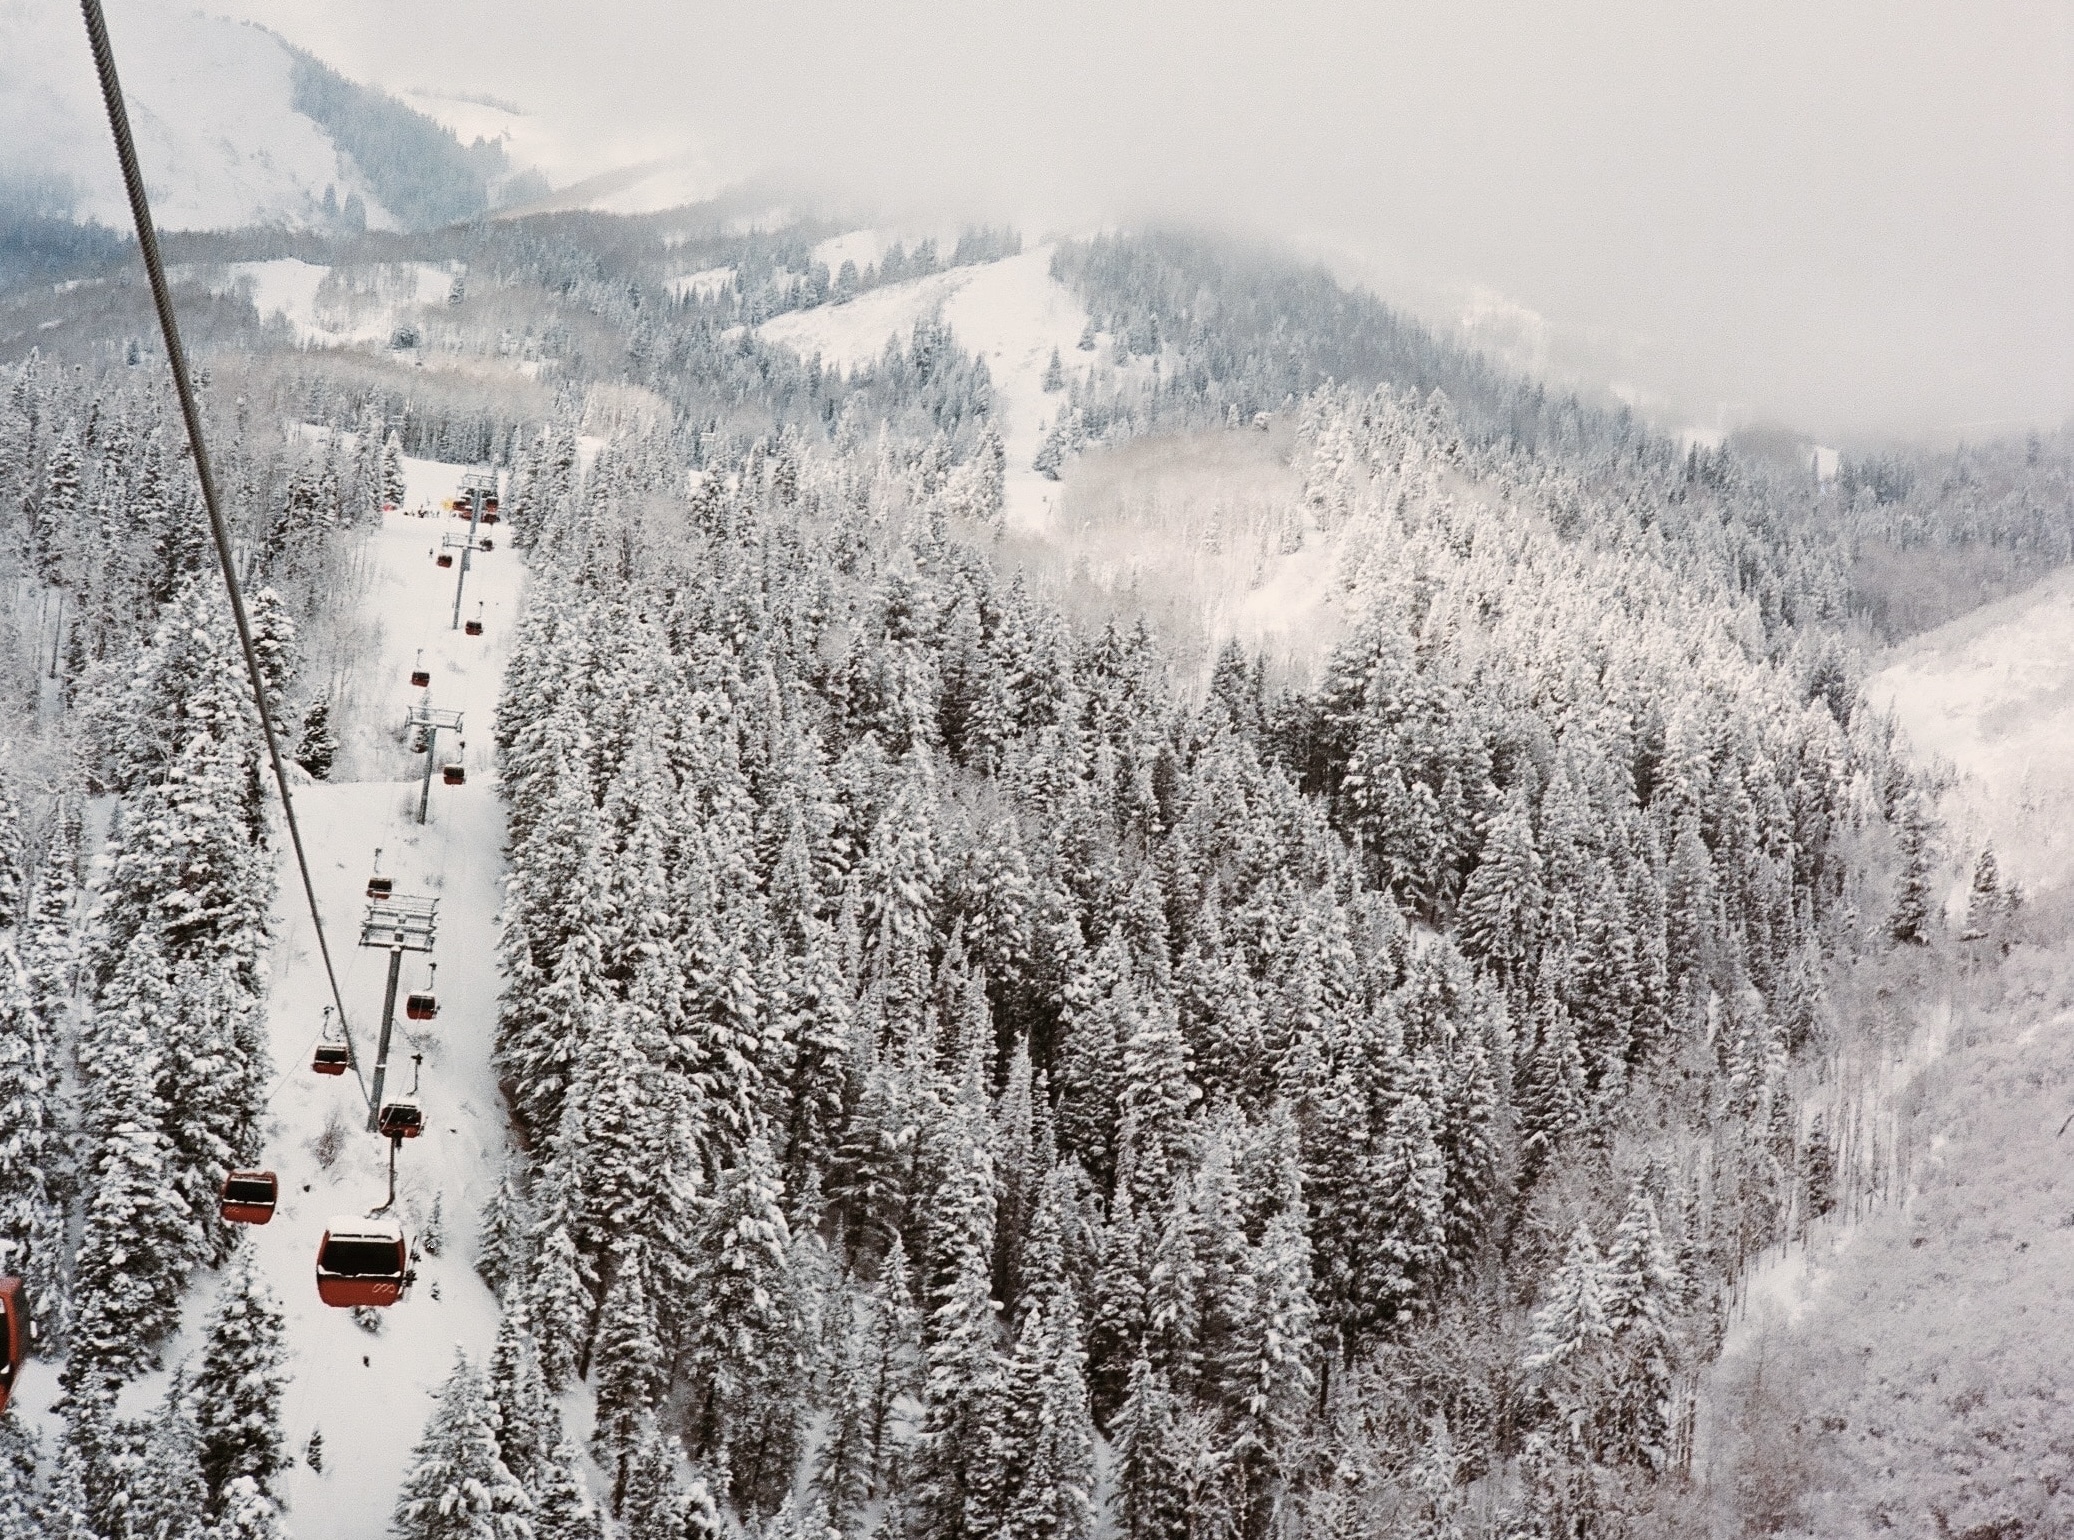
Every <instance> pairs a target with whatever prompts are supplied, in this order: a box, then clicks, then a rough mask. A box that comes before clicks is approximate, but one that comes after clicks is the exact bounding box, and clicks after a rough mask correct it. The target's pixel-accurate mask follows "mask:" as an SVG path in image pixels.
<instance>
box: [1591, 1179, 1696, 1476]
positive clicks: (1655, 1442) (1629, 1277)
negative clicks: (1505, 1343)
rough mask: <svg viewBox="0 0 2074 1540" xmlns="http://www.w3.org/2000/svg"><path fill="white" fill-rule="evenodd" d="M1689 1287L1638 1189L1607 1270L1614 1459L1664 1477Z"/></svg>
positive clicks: (1651, 1208) (1608, 1258) (1653, 1211)
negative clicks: (1682, 1310)
mask: <svg viewBox="0 0 2074 1540" xmlns="http://www.w3.org/2000/svg"><path fill="white" fill-rule="evenodd" d="M1683 1293H1684V1280H1683V1279H1681V1278H1680V1277H1679V1275H1678V1267H1677V1264H1676V1263H1675V1262H1674V1261H1673V1260H1672V1258H1671V1254H1670V1251H1669V1249H1668V1248H1667V1247H1666V1246H1665V1244H1664V1239H1663V1231H1662V1227H1661V1226H1660V1225H1659V1224H1658V1223H1657V1218H1656V1204H1655V1202H1654V1200H1652V1199H1651V1198H1650V1196H1649V1194H1648V1193H1647V1192H1646V1191H1645V1190H1644V1189H1643V1188H1642V1187H1641V1185H1640V1184H1637V1185H1636V1187H1635V1189H1634V1191H1633V1192H1632V1193H1631V1194H1630V1195H1629V1197H1628V1206H1627V1212H1626V1213H1625V1214H1624V1215H1622V1216H1621V1221H1620V1228H1619V1229H1618V1230H1617V1231H1615V1232H1614V1236H1613V1244H1612V1246H1611V1247H1609V1248H1608V1250H1607V1253H1606V1261H1605V1266H1604V1289H1603V1295H1604V1308H1605V1319H1606V1325H1607V1327H1608V1328H1609V1329H1610V1331H1611V1332H1612V1334H1613V1341H1614V1347H1615V1351H1616V1352H1617V1353H1618V1355H1619V1358H1620V1363H1621V1368H1620V1371H1619V1372H1618V1373H1617V1374H1616V1375H1615V1376H1614V1378H1613V1384H1614V1385H1615V1386H1616V1387H1617V1390H1618V1394H1617V1397H1616V1398H1615V1401H1614V1404H1613V1406H1611V1407H1610V1408H1609V1409H1608V1410H1609V1421H1610V1423H1611V1427H1610V1429H1609V1433H1610V1436H1611V1439H1612V1440H1613V1442H1614V1447H1613V1448H1612V1449H1611V1450H1610V1451H1608V1452H1609V1454H1610V1455H1611V1457H1612V1458H1615V1459H1620V1460H1630V1461H1642V1462H1646V1463H1648V1464H1649V1465H1650V1466H1652V1467H1654V1468H1657V1469H1661V1468H1662V1467H1663V1465H1664V1463H1665V1461H1666V1460H1667V1459H1668V1458H1669V1453H1670V1436H1671V1414H1672V1407H1671V1388H1672V1377H1673V1375H1674V1374H1675V1372H1676V1369H1677V1364H1678V1345H1677V1342H1676V1339H1675V1337H1674V1335H1673V1321H1674V1319H1675V1317H1676V1314H1677V1310H1678V1301H1679V1299H1680V1298H1681V1296H1682V1295H1683Z"/></svg>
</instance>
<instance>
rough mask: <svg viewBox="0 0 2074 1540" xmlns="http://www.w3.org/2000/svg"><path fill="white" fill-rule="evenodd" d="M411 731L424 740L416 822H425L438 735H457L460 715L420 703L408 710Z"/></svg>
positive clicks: (437, 758) (436, 759) (430, 794)
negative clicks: (445, 733)
mask: <svg viewBox="0 0 2074 1540" xmlns="http://www.w3.org/2000/svg"><path fill="white" fill-rule="evenodd" d="M408 725H409V726H410V729H411V731H412V732H413V733H414V734H415V733H422V734H423V735H424V738H425V782H424V784H423V785H422V786H420V787H419V788H418V822H419V823H423V822H424V821H425V809H426V807H427V806H429V805H430V804H431V801H432V767H433V766H434V765H435V764H437V763H438V762H439V735H440V733H441V732H451V733H457V732H459V731H460V730H461V713H460V712H458V711H441V710H440V709H439V708H438V707H436V706H431V705H427V704H425V703H424V702H423V701H420V702H419V703H418V704H417V705H415V706H413V707H411V708H410V721H409V724H408Z"/></svg>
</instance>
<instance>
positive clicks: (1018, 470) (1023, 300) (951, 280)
mask: <svg viewBox="0 0 2074 1540" xmlns="http://www.w3.org/2000/svg"><path fill="white" fill-rule="evenodd" d="M862 234H863V235H865V236H870V234H871V233H870V232H862ZM873 239H874V240H875V237H874V238H873ZM836 240H837V241H838V242H841V241H852V240H853V237H848V236H844V237H837V238H836ZM835 244H836V243H835V242H824V243H823V247H817V248H816V257H817V259H819V260H822V261H826V260H827V258H826V256H823V255H822V251H823V249H824V248H826V249H828V250H831V251H832V250H834V249H835ZM856 244H857V249H859V250H862V249H866V247H865V245H864V244H863V243H861V242H860V243H856ZM871 249H873V250H876V249H877V248H876V246H873V247H871ZM1051 254H1052V248H1051V247H1050V246H1048V245H1047V246H1039V247H1037V248H1036V249H1035V250H1033V251H1026V252H1023V253H1022V254H1021V255H1020V256H1014V257H1006V258H1003V259H1002V260H1001V261H998V262H984V263H980V264H977V265H975V266H971V267H956V268H951V269H949V270H948V271H946V272H939V273H931V274H929V275H928V276H927V277H924V278H915V279H911V280H909V281H908V282H906V283H895V284H887V285H886V286H885V287H883V288H877V289H871V290H868V291H867V292H865V293H864V294H861V295H859V296H858V297H857V298H856V299H853V300H851V301H849V302H848V303H847V304H842V305H822V306H819V307H817V308H815V309H812V310H794V311H788V312H787V313H786V314H784V315H781V316H775V317H773V318H772V319H771V320H768V321H766V322H764V323H763V325H762V326H761V327H760V328H758V335H759V336H761V337H762V338H763V339H764V340H765V341H767V342H775V343H779V344H782V345H783V346H786V347H789V348H793V349H795V350H796V351H798V352H800V353H816V352H818V353H819V354H820V355H821V361H822V362H823V363H824V364H828V365H831V366H834V367H838V368H844V369H849V368H854V367H856V366H857V365H859V364H863V363H868V362H870V361H871V360H872V359H875V358H877V357H878V356H879V354H881V353H882V352H884V351H885V347H886V339H887V338H888V337H893V336H897V337H899V338H900V340H901V343H902V345H903V346H904V345H905V344H906V342H907V340H908V337H909V335H910V334H911V333H912V332H913V331H914V327H915V323H916V322H917V321H920V320H923V319H925V318H927V317H929V316H941V317H942V319H943V320H944V322H945V323H946V324H947V325H949V327H950V329H951V332H952V334H953V335H954V336H955V337H956V338H957V340H958V342H959V343H960V344H961V345H962V346H963V347H965V348H966V349H967V350H969V351H970V352H972V353H975V354H979V355H981V356H983V357H984V358H985V359H986V361H987V369H988V371H989V373H991V374H992V376H993V380H994V391H995V407H994V423H995V427H996V429H997V431H999V433H1000V434H1001V437H1002V441H1003V443H1004V445H1005V446H1006V448H1007V451H1008V486H1007V504H1008V506H1007V520H1008V524H1009V526H1010V527H1011V528H1019V529H1025V530H1041V529H1044V528H1046V527H1048V526H1049V525H1050V523H1051V521H1052V517H1053V514H1054V512H1055V511H1056V502H1057V497H1058V483H1056V482H1053V481H1047V480H1046V479H1045V478H1044V477H1042V476H1040V475H1038V474H1037V473H1036V472H1035V471H1033V470H1031V469H1030V462H1031V460H1032V459H1033V458H1034V457H1035V455H1036V453H1037V445H1038V443H1039V442H1040V441H1041V439H1042V437H1043V430H1044V428H1045V427H1046V426H1047V425H1048V422H1049V419H1050V418H1051V416H1052V415H1053V414H1054V413H1056V411H1057V410H1058V404H1059V403H1060V402H1062V401H1063V400H1064V397H1063V396H1048V395H1046V394H1045V392H1044V387H1043V380H1044V366H1045V364H1046V363H1047V362H1048V361H1049V360H1050V358H1051V353H1052V350H1053V349H1054V348H1056V349H1058V350H1059V353H1060V355H1061V356H1062V357H1064V358H1067V359H1077V358H1078V357H1079V356H1080V355H1077V354H1075V353H1074V345H1075V344H1076V343H1077V342H1078V341H1079V340H1080V334H1081V331H1082V330H1083V329H1084V328H1085V327H1086V325H1087V320H1088V316H1087V309H1086V307H1085V306H1083V305H1082V304H1081V303H1080V299H1079V296H1077V295H1075V294H1074V293H1073V292H1072V290H1070V289H1068V288H1067V287H1066V286H1065V285H1064V284H1062V283H1060V282H1059V281H1058V280H1057V279H1055V278H1053V277H1052V276H1051Z"/></svg>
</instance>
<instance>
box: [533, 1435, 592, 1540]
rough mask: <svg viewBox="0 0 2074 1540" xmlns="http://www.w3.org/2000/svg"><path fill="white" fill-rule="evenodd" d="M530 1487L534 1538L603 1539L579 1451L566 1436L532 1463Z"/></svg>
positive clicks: (561, 1539)
mask: <svg viewBox="0 0 2074 1540" xmlns="http://www.w3.org/2000/svg"><path fill="white" fill-rule="evenodd" d="M530 1490H531V1492H532V1495H533V1535H534V1540H605V1526H604V1522H603V1520H602V1518H601V1517H600V1515H599V1513H598V1507H597V1504H596V1503H594V1502H592V1501H591V1495H590V1491H589V1489H588V1488H587V1487H586V1486H585V1485H584V1479H583V1456H582V1453H581V1451H579V1450H578V1449H577V1447H576V1446H575V1445H574V1444H572V1443H570V1442H569V1441H568V1439H566V1438H563V1439H560V1440H558V1441H557V1442H556V1444H555V1446H554V1448H553V1449H551V1450H550V1451H548V1453H547V1455H546V1456H545V1458H543V1459H542V1460H541V1461H540V1462H539V1464H538V1465H537V1466H536V1467H535V1470H534V1475H533V1481H532V1483H531V1488H530Z"/></svg>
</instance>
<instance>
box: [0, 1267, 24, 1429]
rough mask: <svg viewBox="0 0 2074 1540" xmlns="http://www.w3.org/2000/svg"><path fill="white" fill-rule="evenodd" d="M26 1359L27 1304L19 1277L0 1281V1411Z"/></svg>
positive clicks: (3, 1408)
mask: <svg viewBox="0 0 2074 1540" xmlns="http://www.w3.org/2000/svg"><path fill="white" fill-rule="evenodd" d="M28 1356H29V1301H28V1297H27V1296H26V1295H25V1294H24V1293H23V1292H22V1281H21V1279H19V1278H0V1412H5V1411H6V1410H7V1398H8V1397H9V1396H11V1395H13V1394H14V1382H15V1380H16V1378H17V1377H19V1376H20V1374H21V1372H22V1360H24V1359H25V1358H27V1357H28Z"/></svg>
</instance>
